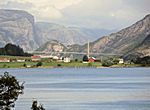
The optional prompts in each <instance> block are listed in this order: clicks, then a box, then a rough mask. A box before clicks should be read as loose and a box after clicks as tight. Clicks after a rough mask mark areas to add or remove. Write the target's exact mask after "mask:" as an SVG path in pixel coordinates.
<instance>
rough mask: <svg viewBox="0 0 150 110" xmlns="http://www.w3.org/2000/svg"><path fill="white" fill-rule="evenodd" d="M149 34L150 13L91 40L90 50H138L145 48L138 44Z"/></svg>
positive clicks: (126, 52)
mask: <svg viewBox="0 0 150 110" xmlns="http://www.w3.org/2000/svg"><path fill="white" fill-rule="evenodd" d="M149 34H150V15H147V16H146V17H145V18H144V19H142V20H140V21H138V22H136V23H135V24H133V25H132V26H130V27H128V28H125V29H122V30H121V31H119V32H117V33H113V34H111V35H109V36H104V37H102V38H100V39H98V40H96V41H94V42H91V44H90V50H91V52H97V53H113V54H128V53H130V52H131V51H133V50H134V49H136V48H137V47H138V49H137V50H136V51H138V52H139V51H142V48H145V47H144V45H143V47H140V46H142V45H141V44H142V43H143V42H144V40H145V42H146V41H147V39H146V38H147V36H148V35H149ZM83 47H84V48H83ZM83 47H82V48H83V50H82V51H85V50H86V49H87V48H86V46H85V45H84V46H83ZM146 48H147V47H146ZM80 51H81V50H80ZM147 51H150V50H149V49H148V50H147ZM145 52H146V51H145Z"/></svg>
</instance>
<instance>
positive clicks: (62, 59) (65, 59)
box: [0, 55, 124, 64]
mask: <svg viewBox="0 0 150 110" xmlns="http://www.w3.org/2000/svg"><path fill="white" fill-rule="evenodd" d="M43 59H50V60H54V61H58V62H65V63H69V62H71V60H73V58H71V57H58V56H51V55H34V56H31V59H30V60H28V61H32V62H40V61H42V60H43ZM118 60H119V62H118V63H119V64H124V59H121V58H120V59H118ZM96 61H97V59H96V58H95V57H89V58H88V61H87V62H89V63H92V62H96ZM0 62H26V59H19V58H18V59H15V60H14V59H10V58H5V57H0ZM87 62H83V63H87Z"/></svg>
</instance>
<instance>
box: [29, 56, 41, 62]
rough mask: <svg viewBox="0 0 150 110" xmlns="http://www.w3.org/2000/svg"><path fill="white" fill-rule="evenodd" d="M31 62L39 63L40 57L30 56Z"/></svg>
mask: <svg viewBox="0 0 150 110" xmlns="http://www.w3.org/2000/svg"><path fill="white" fill-rule="evenodd" d="M31 60H32V61H33V62H38V61H41V57H40V56H31Z"/></svg>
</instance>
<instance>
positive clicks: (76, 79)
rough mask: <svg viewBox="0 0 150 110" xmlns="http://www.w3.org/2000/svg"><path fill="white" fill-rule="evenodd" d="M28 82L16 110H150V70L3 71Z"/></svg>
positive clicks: (63, 69) (67, 69)
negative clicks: (35, 107)
mask: <svg viewBox="0 0 150 110" xmlns="http://www.w3.org/2000/svg"><path fill="white" fill-rule="evenodd" d="M4 71H8V72H10V74H12V75H15V76H16V77H17V79H19V80H20V81H25V90H24V94H23V95H21V96H20V97H19V99H18V100H17V102H16V107H15V110H30V107H31V104H32V100H33V99H37V100H38V101H39V102H40V103H42V104H43V105H44V107H45V108H46V110H150V68H100V69H96V68H55V69H1V70H0V73H3V72H4Z"/></svg>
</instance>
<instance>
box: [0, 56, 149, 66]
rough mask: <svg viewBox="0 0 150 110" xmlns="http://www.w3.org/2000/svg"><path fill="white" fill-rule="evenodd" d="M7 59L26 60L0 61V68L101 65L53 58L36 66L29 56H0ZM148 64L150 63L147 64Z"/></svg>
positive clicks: (99, 64)
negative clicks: (68, 61)
mask: <svg viewBox="0 0 150 110" xmlns="http://www.w3.org/2000/svg"><path fill="white" fill-rule="evenodd" d="M0 57H3V58H4V57H5V58H9V59H25V60H26V62H9V63H2V62H0V68H27V67H31V68H37V67H40V68H53V67H54V68H55V67H103V66H102V64H101V63H100V62H93V63H82V61H72V62H70V63H64V62H57V61H53V60H46V59H44V60H42V65H41V66H37V64H38V62H32V61H31V58H30V57H16V56H0ZM149 66H150V65H149ZM111 67H118V68H120V67H142V65H140V64H117V65H113V66H111Z"/></svg>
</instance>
